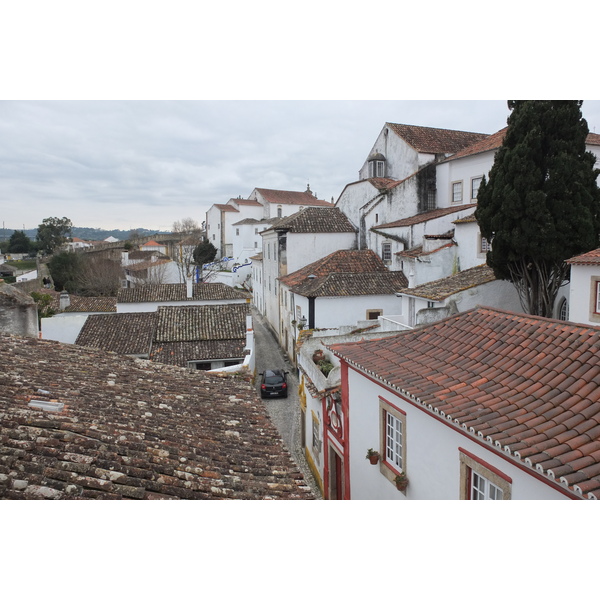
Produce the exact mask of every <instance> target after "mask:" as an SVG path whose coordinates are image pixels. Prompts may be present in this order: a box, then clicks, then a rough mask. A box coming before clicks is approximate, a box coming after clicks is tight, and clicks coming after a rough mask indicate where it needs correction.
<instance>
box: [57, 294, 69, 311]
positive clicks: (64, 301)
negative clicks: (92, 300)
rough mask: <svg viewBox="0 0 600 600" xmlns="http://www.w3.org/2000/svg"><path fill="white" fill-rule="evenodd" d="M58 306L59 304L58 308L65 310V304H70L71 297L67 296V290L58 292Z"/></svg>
mask: <svg viewBox="0 0 600 600" xmlns="http://www.w3.org/2000/svg"><path fill="white" fill-rule="evenodd" d="M58 306H59V308H60V310H65V308H67V306H71V298H70V296H69V292H67V291H66V290H63V291H62V292H61V293H60V299H59V301H58Z"/></svg>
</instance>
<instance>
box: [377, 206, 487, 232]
mask: <svg viewBox="0 0 600 600" xmlns="http://www.w3.org/2000/svg"><path fill="white" fill-rule="evenodd" d="M470 208H473V209H474V208H477V204H460V205H458V206H448V207H446V208H436V209H434V210H428V211H427V212H423V213H419V214H418V215H413V216H412V217H407V218H405V219H399V220H398V221H392V222H390V223H380V224H379V225H373V227H371V229H388V228H389V227H409V226H410V225H417V224H418V223H425V222H426V221H431V220H433V219H439V218H440V217H444V216H446V215H450V214H452V213H455V212H458V211H460V210H469V209H470Z"/></svg>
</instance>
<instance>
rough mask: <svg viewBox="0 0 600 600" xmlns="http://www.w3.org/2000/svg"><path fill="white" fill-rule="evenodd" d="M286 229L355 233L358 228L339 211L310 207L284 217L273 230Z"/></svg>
mask: <svg viewBox="0 0 600 600" xmlns="http://www.w3.org/2000/svg"><path fill="white" fill-rule="evenodd" d="M273 229H285V230H287V231H290V232H292V233H355V232H356V228H355V227H354V225H352V223H350V221H349V220H348V217H346V215H345V214H344V213H343V212H342V211H341V210H340V209H339V208H335V207H332V206H331V204H328V207H327V208H315V207H309V208H305V209H304V210H301V211H299V212H297V213H294V214H293V215H290V216H288V217H283V218H282V219H280V220H279V222H277V223H275V224H274V225H273V226H272V227H271V229H267V230H265V231H271V230H273Z"/></svg>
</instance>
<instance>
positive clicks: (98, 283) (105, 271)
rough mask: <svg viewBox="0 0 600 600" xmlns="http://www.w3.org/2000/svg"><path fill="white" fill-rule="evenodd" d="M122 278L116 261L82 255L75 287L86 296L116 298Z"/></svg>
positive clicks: (120, 269) (121, 269)
mask: <svg viewBox="0 0 600 600" xmlns="http://www.w3.org/2000/svg"><path fill="white" fill-rule="evenodd" d="M123 278H124V274H123V268H122V267H121V264H120V263H118V262H117V261H114V260H110V259H107V258H100V257H99V256H88V255H82V260H81V265H80V268H79V270H78V272H77V287H78V288H79V289H80V290H81V293H82V294H85V295H88V296H116V295H117V291H118V290H119V288H120V287H121V280H122V279H123Z"/></svg>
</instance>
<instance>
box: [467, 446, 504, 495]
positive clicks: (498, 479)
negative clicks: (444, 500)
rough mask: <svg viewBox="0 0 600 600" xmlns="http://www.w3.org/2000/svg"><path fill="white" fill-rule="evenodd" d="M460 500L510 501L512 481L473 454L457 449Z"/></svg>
mask: <svg viewBox="0 0 600 600" xmlns="http://www.w3.org/2000/svg"><path fill="white" fill-rule="evenodd" d="M459 459H460V478H461V485H460V499H461V500H510V499H511V487H512V479H511V478H510V477H509V476H508V475H506V474H505V473H502V472H501V471H499V470H498V469H497V468H495V467H494V466H492V465H490V464H488V463H486V462H485V461H483V460H481V459H480V458H478V457H477V456H475V455H474V454H471V453H470V452H467V451H466V450H464V449H463V448H459Z"/></svg>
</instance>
